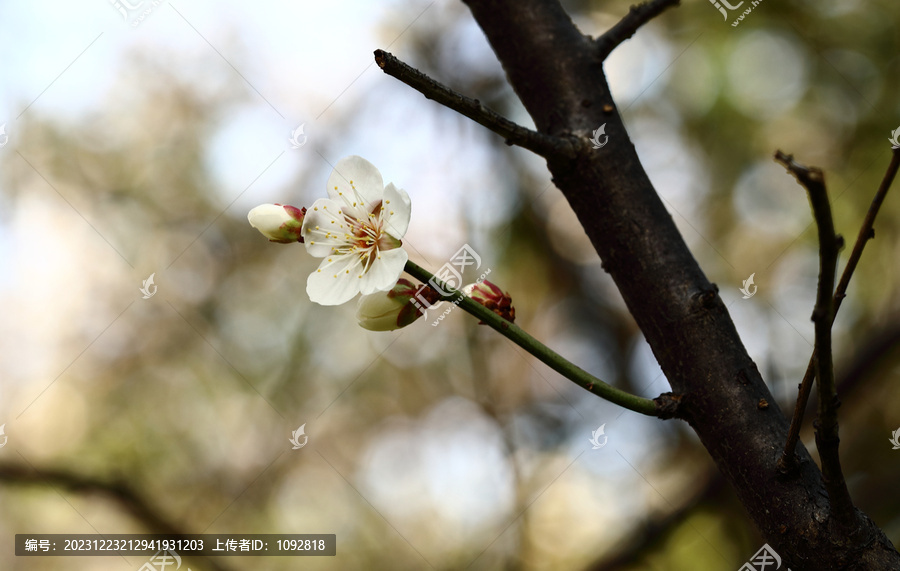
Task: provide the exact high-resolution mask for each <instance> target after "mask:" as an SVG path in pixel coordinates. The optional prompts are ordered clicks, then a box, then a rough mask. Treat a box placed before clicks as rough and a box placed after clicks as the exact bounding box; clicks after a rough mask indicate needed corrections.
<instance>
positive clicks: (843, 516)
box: [775, 151, 857, 527]
mask: <svg viewBox="0 0 900 571" xmlns="http://www.w3.org/2000/svg"><path fill="white" fill-rule="evenodd" d="M775 160H776V161H778V162H780V163H781V164H783V165H784V166H785V167H786V168H787V169H788V172H790V173H791V174H793V175H794V176H795V177H796V178H797V181H798V182H799V183H800V184H801V185H802V186H803V187H804V188H806V191H807V193H808V194H809V202H810V205H811V206H812V211H813V218H814V219H815V221H816V226H817V228H818V230H819V285H818V288H817V292H816V305H815V309H813V315H812V320H813V323H814V324H815V332H816V339H815V354H816V358H815V370H816V387H817V389H818V391H819V415H818V418H817V419H816V422H815V426H816V448H817V449H818V451H819V458H820V459H821V462H822V477H823V479H824V482H825V489H826V490H827V491H828V498H829V500H830V501H831V509H832V514H833V516H834V520H833V521H835V522H837V523H838V524H840V525H846V526H849V527H853V526H854V525H855V522H856V520H857V517H856V509H855V508H854V507H853V500H852V499H851V498H850V492H849V491H848V490H847V483H846V481H845V480H844V474H843V471H842V469H841V460H840V455H839V450H838V447H839V444H840V438H839V437H838V418H837V409H838V407H839V406H840V400H839V399H838V396H837V388H836V387H835V384H834V363H833V362H832V355H831V324H832V322H833V321H834V298H833V295H834V276H835V273H836V272H837V258H838V252H839V251H840V248H841V246H842V245H843V241H842V239H841V238H840V237H839V236H837V235H836V234H835V232H834V220H833V219H832V216H831V204H830V203H829V202H828V191H827V189H826V188H825V176H824V174H823V173H822V171H821V169H818V168H816V167H807V166H804V165H802V164H800V163H798V162H796V161H794V157H793V156H791V155H785V154H784V153H782V152H781V151H777V152H776V153H775Z"/></svg>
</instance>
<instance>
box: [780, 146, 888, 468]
mask: <svg viewBox="0 0 900 571" xmlns="http://www.w3.org/2000/svg"><path fill="white" fill-rule="evenodd" d="M898 169H900V149H895V150H894V155H893V158H892V159H891V163H890V165H888V168H887V171H886V172H885V173H884V177H883V178H882V180H881V185H879V187H878V191H877V192H876V193H875V197H874V198H872V204H870V205H869V211H868V212H867V213H866V217H865V219H864V220H863V223H862V226H861V227H860V229H859V234H858V235H857V237H856V243H855V244H854V245H853V251H852V252H851V253H850V257H849V258H848V259H847V265H846V266H845V267H844V272H843V273H842V274H841V280H840V282H838V286H837V289H835V291H834V312H833V315H832V322H834V319H835V317H836V316H837V312H838V310H839V309H840V308H841V303H842V302H843V301H844V298H845V297H846V296H847V287H848V286H849V285H850V278H852V277H853V272H854V271H855V270H856V266H857V265H858V264H859V259H860V258H861V257H862V252H863V248H865V247H866V244H867V243H868V242H869V240H871V239H872V238H874V237H875V228H874V226H875V217H876V216H877V215H878V210H879V209H880V208H881V204H882V203H883V202H884V197H885V196H887V193H888V190H889V189H890V188H891V184H893V182H894V178H895V177H896V176H897V170H898ZM817 358H818V355H817V353H816V351H815V349H814V350H813V354H812V356H811V357H810V358H809V364H807V366H806V373H805V374H804V375H803V381H802V382H801V383H800V391H799V394H798V395H797V403H796V404H795V405H794V415H793V417H792V418H791V428H790V431H789V432H788V437H787V440H786V441H785V444H784V450H783V451H782V453H781V458H780V459H779V460H778V467H779V469H780V470H781V471H782V472H788V471H790V470H791V469H793V468H794V467H795V466H796V458H795V456H794V450H795V449H796V447H797V442H798V441H799V440H800V427H801V426H802V425H803V416H804V413H805V412H806V403H807V401H808V400H809V393H810V391H811V390H812V381H813V377H814V376H815V361H816V359H817Z"/></svg>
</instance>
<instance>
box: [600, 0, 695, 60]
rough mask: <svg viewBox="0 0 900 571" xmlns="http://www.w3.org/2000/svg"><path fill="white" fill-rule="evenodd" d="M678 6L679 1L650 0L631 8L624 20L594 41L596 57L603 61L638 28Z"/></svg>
mask: <svg viewBox="0 0 900 571" xmlns="http://www.w3.org/2000/svg"><path fill="white" fill-rule="evenodd" d="M678 4H680V0H650V1H649V2H644V3H643V4H638V5H636V6H632V7H631V9H630V10H629V11H628V14H626V15H625V17H624V18H622V19H621V20H619V22H618V23H617V24H616V25H615V26H613V27H612V28H610V29H609V30H607V31H606V33H604V34H603V35H602V36H600V37H599V38H597V39H596V40H594V43H595V44H596V46H597V57H599V58H600V61H603V60H605V59H606V58H607V57H608V56H609V54H610V53H612V51H613V50H614V49H616V48H617V47H619V45H620V44H621V43H622V42H624V41H625V40H627V39H628V38H630V37H631V36H633V35H634V33H635V32H637V31H638V28H640V27H641V26H643V25H644V24H646V23H647V22H649V21H650V20H652V19H653V18H655V17H657V16H659V15H660V14H662V13H663V12H665V11H666V10H667V9H669V8H671V7H672V6H677V5H678Z"/></svg>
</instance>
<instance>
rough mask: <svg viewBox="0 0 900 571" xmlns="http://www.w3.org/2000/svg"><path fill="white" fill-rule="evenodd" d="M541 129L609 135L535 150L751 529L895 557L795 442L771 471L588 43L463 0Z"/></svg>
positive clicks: (762, 437)
mask: <svg viewBox="0 0 900 571" xmlns="http://www.w3.org/2000/svg"><path fill="white" fill-rule="evenodd" d="M465 1H466V3H467V4H468V5H469V7H470V9H471V11H472V14H473V15H474V17H475V19H476V21H477V22H478V24H479V25H480V26H481V28H482V30H483V31H484V33H485V34H486V36H487V38H488V41H489V42H490V44H491V46H492V47H493V49H494V52H495V53H496V54H497V57H498V58H499V60H500V62H501V63H502V64H503V68H504V70H505V71H506V74H507V76H508V78H509V81H510V83H511V84H512V86H513V88H514V89H515V91H516V93H517V94H518V96H519V98H520V99H521V101H522V103H523V104H524V105H525V108H526V109H527V110H528V112H529V113H530V115H531V117H532V118H533V119H534V122H535V125H536V127H537V130H538V131H539V132H541V133H544V134H547V135H551V136H557V137H566V138H568V137H570V136H571V135H577V136H583V137H589V136H590V134H591V132H592V131H593V130H594V129H596V128H598V127H599V126H600V125H602V124H604V123H605V124H606V134H607V135H608V136H609V143H608V144H607V145H606V146H605V147H603V148H602V149H599V150H593V149H591V147H590V145H585V146H583V147H582V151H581V152H580V153H579V155H578V156H577V157H576V158H574V159H572V158H568V157H563V156H560V157H559V158H557V157H556V156H553V155H550V156H548V157H547V158H548V167H549V169H550V171H551V173H552V175H553V180H554V182H555V184H556V186H557V187H558V188H559V189H560V190H561V191H562V192H563V194H564V195H565V196H566V198H567V200H568V201H569V204H570V205H571V206H572V208H573V210H574V211H575V213H576V214H577V216H578V219H579V220H580V222H581V224H582V225H583V227H584V229H585V232H586V233H587V235H588V236H589V237H590V239H591V242H592V243H593V245H594V247H595V249H596V250H597V253H598V254H599V256H600V258H601V259H602V261H603V267H604V268H605V270H606V271H607V272H609V274H610V275H611V276H612V278H613V280H614V281H615V283H616V285H617V286H618V288H619V290H620V291H621V293H622V296H623V297H624V299H625V302H626V304H627V306H628V309H629V311H630V312H631V314H632V315H633V316H634V318H635V320H636V321H637V323H638V325H639V326H640V328H641V330H642V331H643V333H644V335H645V336H646V338H647V341H648V342H649V344H650V346H651V347H652V349H653V352H654V354H655V356H656V358H657V360H658V361H659V364H660V366H661V367H662V370H663V371H664V372H665V374H666V377H667V378H668V380H669V382H670V384H671V386H672V389H673V390H674V391H675V392H676V393H679V394H681V395H683V399H682V403H681V407H680V410H679V412H678V415H679V416H680V417H681V418H683V419H684V420H686V421H687V422H688V423H690V425H691V427H692V428H693V429H694V430H695V431H696V433H697V434H698V436H699V437H700V439H701V441H702V442H703V445H704V446H705V447H706V449H707V450H708V451H709V453H710V455H711V456H712V458H713V460H714V461H715V462H716V464H717V466H718V467H719V470H720V471H721V472H722V474H723V475H724V476H725V478H726V479H727V480H728V481H729V483H730V484H731V485H732V486H733V487H734V489H735V491H736V493H737V495H738V497H739V498H740V500H741V502H742V504H743V505H744V506H745V508H746V509H747V512H748V513H749V515H750V517H751V518H752V520H753V521H754V522H755V524H756V526H757V528H758V529H759V531H760V533H761V534H762V535H763V536H764V537H765V538H766V540H767V541H768V542H769V544H770V545H772V547H774V548H775V549H776V551H778V553H779V554H781V556H782V558H783V559H784V561H785V562H786V563H787V564H788V565H790V567H791V568H792V569H794V571H798V570H805V569H809V570H816V571H819V570H825V569H852V570H863V569H866V570H876V569H877V570H884V569H900V553H897V551H896V550H895V549H894V548H893V546H892V545H891V544H890V542H889V541H888V540H887V538H886V537H885V536H884V534H883V533H882V532H881V530H880V529H878V527H877V526H876V525H875V524H874V523H873V522H872V521H871V520H870V519H869V518H868V517H866V516H864V515H862V514H861V517H860V518H859V525H858V526H856V527H854V528H853V529H851V530H850V531H848V532H842V526H840V525H836V523H837V522H834V521H832V519H831V517H830V514H831V510H830V506H829V503H828V499H827V494H826V490H825V487H824V486H823V483H822V474H821V472H820V471H819V469H818V467H817V466H816V464H815V463H814V462H813V461H812V459H811V457H810V455H809V452H808V451H807V450H806V449H805V448H804V447H803V446H802V445H799V446H798V447H797V458H798V460H799V464H800V465H799V469H798V470H797V471H795V472H793V473H792V474H790V475H789V476H787V477H778V475H777V474H778V471H777V470H776V461H777V460H778V457H779V453H780V451H781V448H782V445H783V444H784V442H785V438H786V436H787V431H788V421H787V419H786V418H785V417H784V415H783V414H782V413H781V411H780V410H779V409H778V407H774V406H769V407H766V408H761V407H759V406H758V403H759V402H760V399H766V401H768V402H774V399H773V398H772V395H771V394H770V393H769V391H768V389H767V388H766V385H765V384H764V382H763V380H762V378H761V376H760V373H759V371H758V369H757V367H756V365H755V364H754V363H753V361H752V360H751V359H750V357H749V356H748V355H747V352H746V350H745V348H744V346H743V344H742V342H741V340H740V337H739V336H738V334H737V331H736V330H735V327H734V324H733V322H732V320H731V318H730V316H729V315H728V312H727V310H726V308H725V305H724V304H723V302H722V300H721V299H720V298H719V296H718V293H717V292H718V289H717V288H716V286H715V285H714V284H711V283H710V282H709V281H708V280H707V278H706V276H705V275H704V274H703V272H702V271H701V270H700V267H699V266H698V264H697V262H696V260H695V259H694V257H693V256H692V254H691V252H690V251H689V250H688V248H687V246H686V244H685V243H684V240H683V239H682V238H681V236H680V234H679V232H678V230H677V228H676V227H675V224H674V222H673V220H672V218H671V216H670V215H669V213H668V212H667V211H666V209H665V207H664V206H663V203H662V201H661V200H660V198H659V197H658V196H657V194H656V192H655V190H654V188H653V186H652V184H651V183H650V180H649V179H648V177H647V174H646V173H645V172H644V169H643V167H642V165H641V163H640V161H639V160H638V157H637V155H636V153H635V150H634V146H633V145H632V144H631V142H630V140H629V138H628V134H627V133H626V131H625V128H624V125H623V123H622V119H621V117H620V116H619V114H618V113H617V111H616V107H615V102H614V101H613V100H612V98H611V96H610V92H609V87H608V86H607V83H606V78H605V76H604V73H603V68H602V62H601V61H600V59H599V58H598V56H597V53H598V50H597V45H596V44H595V43H594V42H593V41H591V40H590V39H589V38H587V37H585V36H583V35H582V34H581V33H580V32H579V31H578V30H577V29H576V28H575V26H574V25H573V24H572V22H571V20H570V18H569V17H568V15H567V14H566V13H565V12H564V11H563V9H562V8H561V7H560V6H559V4H558V3H557V2H555V1H550V0H465Z"/></svg>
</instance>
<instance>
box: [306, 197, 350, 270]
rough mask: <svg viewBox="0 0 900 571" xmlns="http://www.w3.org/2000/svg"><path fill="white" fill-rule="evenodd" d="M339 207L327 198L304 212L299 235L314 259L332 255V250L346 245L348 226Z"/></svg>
mask: <svg viewBox="0 0 900 571" xmlns="http://www.w3.org/2000/svg"><path fill="white" fill-rule="evenodd" d="M342 212H343V209H342V208H341V205H340V204H338V203H337V202H335V201H333V200H329V199H327V198H320V199H318V200H316V201H315V202H313V205H312V206H311V207H310V208H309V210H307V211H306V217H305V218H304V219H303V227H302V228H301V229H300V234H301V235H302V236H303V244H304V245H305V246H306V251H307V252H309V254H310V255H311V256H314V257H316V258H324V257H325V256H329V255H332V254H334V248H335V247H338V246H345V245H346V244H347V239H346V234H347V230H348V225H347V223H346V221H345V220H344V216H343V213H342Z"/></svg>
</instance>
